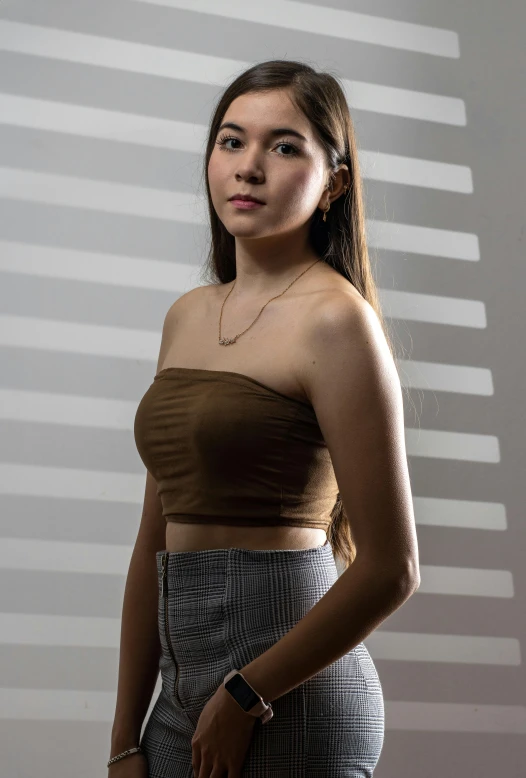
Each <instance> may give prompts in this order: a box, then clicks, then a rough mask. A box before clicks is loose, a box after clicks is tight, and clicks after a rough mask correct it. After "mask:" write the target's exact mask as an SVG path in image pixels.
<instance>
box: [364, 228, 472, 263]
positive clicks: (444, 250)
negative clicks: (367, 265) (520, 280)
mask: <svg viewBox="0 0 526 778" xmlns="http://www.w3.org/2000/svg"><path fill="white" fill-rule="evenodd" d="M367 237H368V243H369V245H372V246H375V247H376V248H380V249H390V250H391V251H407V252H409V253H415V254H430V255H431V256H433V257H448V258H450V259H465V260H468V261H470V262H476V261H478V260H479V259H480V248H479V240H478V236H477V235H474V234H473V233H471V232H458V230H439V229H437V228H436V227H420V226H416V225H414V224H400V223H399V222H385V221H376V220H374V219H368V220H367Z"/></svg>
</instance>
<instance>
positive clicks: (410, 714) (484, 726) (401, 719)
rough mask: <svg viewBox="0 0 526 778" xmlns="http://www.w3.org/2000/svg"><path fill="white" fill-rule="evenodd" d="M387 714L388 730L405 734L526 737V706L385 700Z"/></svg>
mask: <svg viewBox="0 0 526 778" xmlns="http://www.w3.org/2000/svg"><path fill="white" fill-rule="evenodd" d="M479 696H480V693H478V694H477V697H479ZM385 715H386V727H385V728H386V729H392V730H401V731H405V732H407V731H413V732H452V733H454V735H455V736H457V735H458V733H459V732H485V733H488V734H491V733H498V734H502V735H511V734H513V735H524V734H526V706H525V705H482V704H480V703H479V702H476V703H474V702H468V703H453V702H389V701H386V706H385ZM456 740H457V738H456V737H455V742H456Z"/></svg>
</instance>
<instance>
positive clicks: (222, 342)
mask: <svg viewBox="0 0 526 778" xmlns="http://www.w3.org/2000/svg"><path fill="white" fill-rule="evenodd" d="M236 340H237V335H236V337H235V338H219V343H220V345H221V346H229V345H230V344H231V343H235V342H236Z"/></svg>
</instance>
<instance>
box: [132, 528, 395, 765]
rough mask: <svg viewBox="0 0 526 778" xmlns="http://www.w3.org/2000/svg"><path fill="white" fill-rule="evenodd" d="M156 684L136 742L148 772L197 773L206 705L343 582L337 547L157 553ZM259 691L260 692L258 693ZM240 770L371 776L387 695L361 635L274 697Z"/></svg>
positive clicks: (380, 747)
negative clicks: (195, 748) (195, 745)
mask: <svg viewBox="0 0 526 778" xmlns="http://www.w3.org/2000/svg"><path fill="white" fill-rule="evenodd" d="M156 558H157V573H158V583H159V610H158V619H159V635H160V641H161V646H162V653H161V657H160V660H159V669H160V672H161V681H162V688H161V692H160V694H159V696H158V698H157V700H156V701H155V703H154V706H153V708H152V710H151V713H150V716H149V718H148V719H147V721H146V723H145V726H144V730H143V734H142V737H141V741H140V742H141V745H142V747H143V749H144V751H145V754H146V759H147V761H148V775H149V778H193V768H192V746H191V739H192V736H193V734H194V732H195V728H196V726H197V722H198V719H199V716H200V713H201V711H202V709H203V707H204V705H205V703H206V702H207V701H208V700H209V699H210V698H211V697H212V696H213V694H214V693H215V692H216V690H217V688H218V687H219V686H220V685H221V684H222V683H223V679H224V677H225V675H226V674H227V673H228V672H229V670H232V669H234V668H236V669H238V670H242V668H243V667H244V666H245V665H247V664H248V663H249V662H252V660H254V659H256V657H258V656H260V655H261V654H263V653H264V652H265V651H267V650H268V649H269V648H270V647H271V646H272V645H274V643H276V642H277V641H278V640H280V638H282V637H283V636H284V635H285V634H286V633H287V632H288V631H289V630H291V629H292V628H293V627H294V625H295V624H296V623H297V622H298V621H299V620H300V619H302V618H303V616H305V615H306V614H307V613H308V611H309V610H310V609H311V608H312V607H313V606H314V605H315V604H316V603H317V602H318V600H319V599H320V598H321V597H323V595H324V594H325V593H326V592H327V591H328V589H330V587H331V586H332V585H333V584H334V583H335V581H336V580H337V578H338V571H337V568H336V564H335V560H334V556H333V553H332V547H331V546H330V544H329V543H328V542H327V543H326V544H325V545H323V546H316V547H314V548H309V549H284V550H282V549H272V550H252V549H244V548H224V549H223V548H222V549H205V550H201V551H177V552H173V551H171V552H166V551H159V552H157V554H156ZM256 691H257V690H256ZM271 702H272V708H273V712H274V715H273V717H272V718H271V719H270V721H268V722H267V723H266V724H262V723H261V721H260V720H259V719H257V720H256V724H255V726H254V730H253V733H254V734H253V738H252V741H251V743H250V746H249V749H248V751H247V754H246V758H245V762H244V764H243V769H242V776H243V778H344V776H345V778H371V776H372V775H373V770H374V768H375V766H376V764H377V762H378V759H379V757H380V752H381V750H382V746H383V740H384V700H383V694H382V687H381V684H380V679H379V677H378V673H377V671H376V667H375V665H374V663H373V660H372V658H371V656H370V654H369V652H368V651H367V648H366V647H365V646H364V644H363V643H359V644H358V645H357V646H355V647H354V648H353V649H352V650H350V651H348V652H347V653H346V654H344V655H343V656H342V657H340V659H338V660H337V661H335V662H333V663H332V664H330V665H329V666H328V667H326V668H324V669H322V670H321V671H319V672H318V673H316V675H314V676H312V677H311V678H309V679H307V680H306V681H304V682H303V683H301V684H300V685H299V686H296V687H295V688H293V689H291V690H290V691H289V692H287V693H286V694H283V695H282V696H281V697H278V698H276V699H275V700H272V701H271Z"/></svg>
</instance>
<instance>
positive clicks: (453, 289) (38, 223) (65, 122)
mask: <svg viewBox="0 0 526 778" xmlns="http://www.w3.org/2000/svg"><path fill="white" fill-rule="evenodd" d="M238 6H239V7H238ZM236 8H237V10H236ZM241 13H244V14H245V17H244V18H243V17H242V16H240V14H241ZM364 14H374V17H366V16H364ZM525 24H526V7H525V6H524V3H522V2H518V0H514V1H511V0H510V1H509V2H504V3H501V4H499V6H498V7H497V5H496V4H495V3H490V2H489V0H476V1H475V0H469V2H463V3H453V2H449V3H433V2H429V1H427V2H424V1H423V0H419V2H416V0H400V1H399V2H398V3H396V4H393V3H390V2H387V0H368V1H367V2H366V0H318V1H317V3H316V4H308V5H302V4H300V3H296V2H283V1H282V0H278V1H276V0H272V2H270V1H269V0H266V2H265V3H255V2H254V3H250V2H248V3H245V4H241V3H231V2H227V1H226V0H223V1H222V2H215V3H211V2H202V1H200V0H192V2H191V3H190V2H177V1H176V0H160V1H159V3H158V4H157V5H155V4H153V3H149V2H146V1H144V2H143V1H141V0H139V1H134V0H111V2H108V0H69V2H68V3H64V2H60V0H47V2H37V1H36V0H34V1H33V2H31V1H30V0H17V2H13V0H4V2H3V3H2V5H1V6H0V119H1V124H0V365H1V375H0V537H1V543H0V598H1V604H0V675H1V678H0V717H1V719H2V723H1V727H0V752H1V754H2V767H1V774H2V776H4V775H5V776H6V778H7V776H9V778H14V777H15V776H16V777H17V778H22V777H23V778H25V777H26V776H36V775H38V777H39V778H57V777H59V776H66V775H71V772H72V768H73V769H74V773H75V775H76V776H77V778H95V776H100V775H105V770H106V768H105V762H106V759H107V755H108V751H109V735H110V728H111V720H112V716H113V711H114V703H115V690H116V680H117V662H118V640H119V619H120V613H121V605H122V596H123V591H124V576H125V573H126V570H127V565H128V561H129V555H130V551H131V546H132V544H133V542H134V539H135V535H136V532H137V528H138V523H139V517H140V511H141V504H142V497H143V489H144V475H145V473H144V468H143V465H142V462H141V461H140V459H139V456H138V454H137V451H136V449H135V445H134V440H133V435H132V422H133V417H134V413H135V409H136V406H137V403H138V401H139V399H140V397H141V396H142V394H143V393H144V391H145V390H146V388H147V387H148V385H149V383H150V382H151V379H152V376H153V374H154V371H155V360H156V357H157V352H158V347H159V338H160V329H161V326H162V321H163V317H164V314H165V312H166V310H167V309H168V307H169V305H170V304H171V302H172V301H173V300H174V299H176V298H177V297H178V296H179V295H180V294H181V293H182V292H184V291H186V290H187V289H190V288H192V287H193V286H196V285H197V284H198V283H200V280H199V271H200V266H201V262H202V259H203V256H204V251H205V248H206V242H207V230H206V225H205V222H204V210H203V191H202V189H200V186H199V183H200V182H199V176H200V161H201V154H202V152H203V149H204V140H205V135H204V127H205V125H206V123H207V121H208V118H209V113H210V109H211V106H212V104H213V102H214V100H215V99H216V96H217V95H218V94H219V92H220V91H221V89H222V88H223V86H224V85H225V84H226V83H227V81H228V80H229V79H230V78H231V77H232V76H233V75H234V74H236V73H238V72H240V71H242V70H243V69H244V68H245V67H246V66H248V65H251V64H253V63H254V62H257V61H261V60H265V59H272V58H278V57H280V58H281V57H286V58H290V59H293V58H300V59H305V60H307V61H309V62H310V63H311V64H314V65H315V66H316V67H319V68H328V69H331V70H333V71H334V72H336V73H337V74H338V75H340V76H341V77H342V78H343V79H344V81H345V87H346V89H347V93H348V99H349V104H350V106H351V111H352V114H353V117H354V120H355V123H356V131H357V135H358V142H359V146H360V154H361V159H362V164H363V172H364V176H365V186H366V197H367V212H368V217H369V221H368V230H369V232H368V235H369V244H370V247H371V251H372V253H373V255H374V256H376V258H377V278H378V283H379V286H380V289H381V295H382V302H383V304H384V307H385V312H386V314H387V315H388V316H389V317H390V323H391V324H392V327H393V330H394V331H395V333H396V339H397V341H398V343H399V344H400V345H401V346H403V347H404V348H405V350H406V355H405V359H402V360H401V362H400V368H401V374H402V378H403V383H404V385H405V386H407V387H408V392H407V397H406V436H407V438H406V443H407V452H408V457H409V467H410V473H411V480H412V487H413V494H414V504H415V514H416V520H417V525H418V526H417V529H418V536H419V547H420V561H421V574H422V584H421V586H420V589H419V590H418V592H417V593H416V594H415V596H413V597H412V598H411V599H410V600H409V602H408V603H407V604H406V605H405V606H404V607H403V608H402V609H400V610H399V611H398V612H397V613H395V614H393V615H392V616H391V617H390V618H389V619H387V620H386V621H385V622H384V623H383V624H382V625H381V627H380V628H379V629H378V630H377V631H376V632H375V633H374V634H373V635H371V636H370V637H369V638H368V639H367V640H366V645H367V647H368V648H369V650H370V652H371V655H372V656H373V658H374V660H375V662H376V665H377V668H378V671H379V673H380V677H381V680H382V684H383V689H384V694H385V701H386V737H385V743H384V749H383V752H382V755H381V758H380V762H379V765H378V768H377V770H376V772H375V776H376V775H377V776H378V778H402V777H403V778H424V776H425V778H444V776H460V775H468V776H475V775H476V776H477V778H494V776H496V775H505V776H507V778H512V777H517V778H518V776H520V775H523V774H524V773H523V769H524V768H523V759H522V760H521V758H520V750H521V748H522V755H523V756H524V735H525V733H526V706H525V691H524V690H525V682H526V675H525V671H524V665H523V664H522V651H521V648H522V647H523V646H524V645H525V637H526V628H525V621H524V613H525V612H526V601H525V600H526V597H525V594H526V572H525V570H526V566H525V565H524V553H525V526H526V525H525V520H524V505H525V503H526V494H525V486H524V484H525V479H524V472H525V467H524V465H525V456H524V443H523V441H524V427H525V424H524V421H525V413H524V396H525V382H524V348H523V345H524V330H525V326H524V314H523V310H524V292H525V289H526V286H525V283H524V281H525V278H524V218H523V212H524V181H525V180H526V178H525V173H526V170H525V162H524V159H525V158H524V155H523V151H524V148H523V146H524V123H525V118H526V117H525V115H524V105H525V94H524V79H523V78H522V79H521V78H520V70H521V68H522V70H524V64H525V63H524V41H523V31H524V27H525ZM158 690H159V686H158V687H157V691H158ZM157 691H156V694H157Z"/></svg>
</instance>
